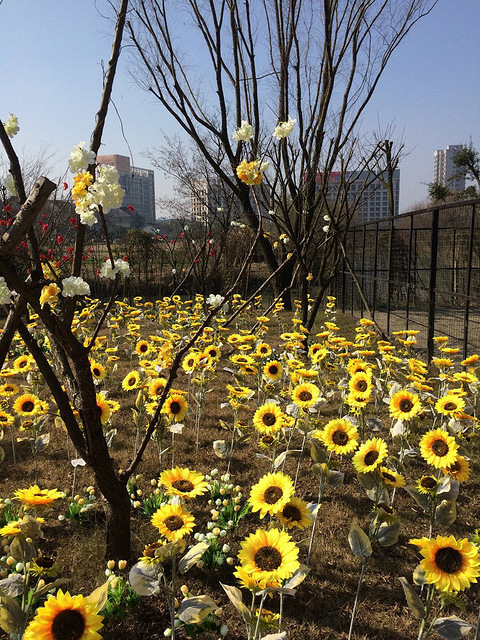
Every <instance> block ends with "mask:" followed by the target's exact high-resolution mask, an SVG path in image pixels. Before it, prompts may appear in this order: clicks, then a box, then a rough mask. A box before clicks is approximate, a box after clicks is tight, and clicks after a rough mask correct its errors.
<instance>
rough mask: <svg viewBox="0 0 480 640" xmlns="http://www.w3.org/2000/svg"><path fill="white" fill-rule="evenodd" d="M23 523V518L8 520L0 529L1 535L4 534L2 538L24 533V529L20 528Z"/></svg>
mask: <svg viewBox="0 0 480 640" xmlns="http://www.w3.org/2000/svg"><path fill="white" fill-rule="evenodd" d="M21 524H22V521H21V520H12V521H11V522H7V524H6V525H5V526H3V527H2V528H1V529H0V536H2V538H13V537H14V536H18V535H19V534H20V533H22V530H21V529H20V525H21Z"/></svg>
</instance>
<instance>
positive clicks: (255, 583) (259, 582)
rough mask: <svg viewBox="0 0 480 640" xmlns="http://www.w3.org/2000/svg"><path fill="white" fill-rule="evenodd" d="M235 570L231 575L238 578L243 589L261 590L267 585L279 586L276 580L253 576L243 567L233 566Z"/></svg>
mask: <svg viewBox="0 0 480 640" xmlns="http://www.w3.org/2000/svg"><path fill="white" fill-rule="evenodd" d="M235 569H236V571H234V572H233V575H234V576H235V577H236V578H237V579H238V581H239V582H240V584H241V586H242V587H244V588H245V589H249V590H250V591H254V592H255V593H256V592H257V591H262V590H263V589H267V588H268V587H276V588H277V587H279V586H280V583H279V582H278V580H265V579H264V578H258V579H256V578H254V577H253V576H252V575H251V574H250V573H248V572H247V571H245V569H243V567H240V566H239V567H235Z"/></svg>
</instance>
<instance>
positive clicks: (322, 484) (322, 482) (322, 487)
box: [307, 475, 325, 566]
mask: <svg viewBox="0 0 480 640" xmlns="http://www.w3.org/2000/svg"><path fill="white" fill-rule="evenodd" d="M324 492H325V479H324V477H323V475H322V476H320V484H319V486H318V500H317V510H316V512H315V516H314V518H313V524H312V531H311V533H310V542H309V544H308V554H307V566H309V565H310V555H311V553H312V546H313V538H314V537H315V527H316V525H317V518H318V514H319V511H320V505H321V504H322V500H323V494H324Z"/></svg>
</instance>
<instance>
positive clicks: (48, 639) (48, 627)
mask: <svg viewBox="0 0 480 640" xmlns="http://www.w3.org/2000/svg"><path fill="white" fill-rule="evenodd" d="M102 620H103V616H100V615H98V614H97V608H96V605H95V604H93V603H91V602H89V601H88V599H87V598H84V597H83V596H82V595H77V596H71V595H70V594H69V592H68V591H67V592H66V593H63V591H62V590H61V589H59V590H58V591H57V593H56V595H55V596H53V595H50V596H49V597H48V600H47V601H46V603H45V604H44V605H43V607H39V608H38V609H37V612H36V614H35V617H34V619H33V620H32V621H31V622H30V624H29V625H28V627H27V629H26V631H25V633H24V635H23V640H101V638H102V636H101V635H100V634H99V633H97V631H99V629H101V628H102V627H103V623H102Z"/></svg>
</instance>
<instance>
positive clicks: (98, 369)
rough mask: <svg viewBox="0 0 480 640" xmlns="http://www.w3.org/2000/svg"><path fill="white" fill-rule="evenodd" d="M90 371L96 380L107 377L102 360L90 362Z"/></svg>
mask: <svg viewBox="0 0 480 640" xmlns="http://www.w3.org/2000/svg"><path fill="white" fill-rule="evenodd" d="M90 371H91V372H92V376H93V377H94V379H95V380H103V379H104V378H105V367H104V366H103V365H101V364H100V362H96V361H95V360H92V362H90Z"/></svg>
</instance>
